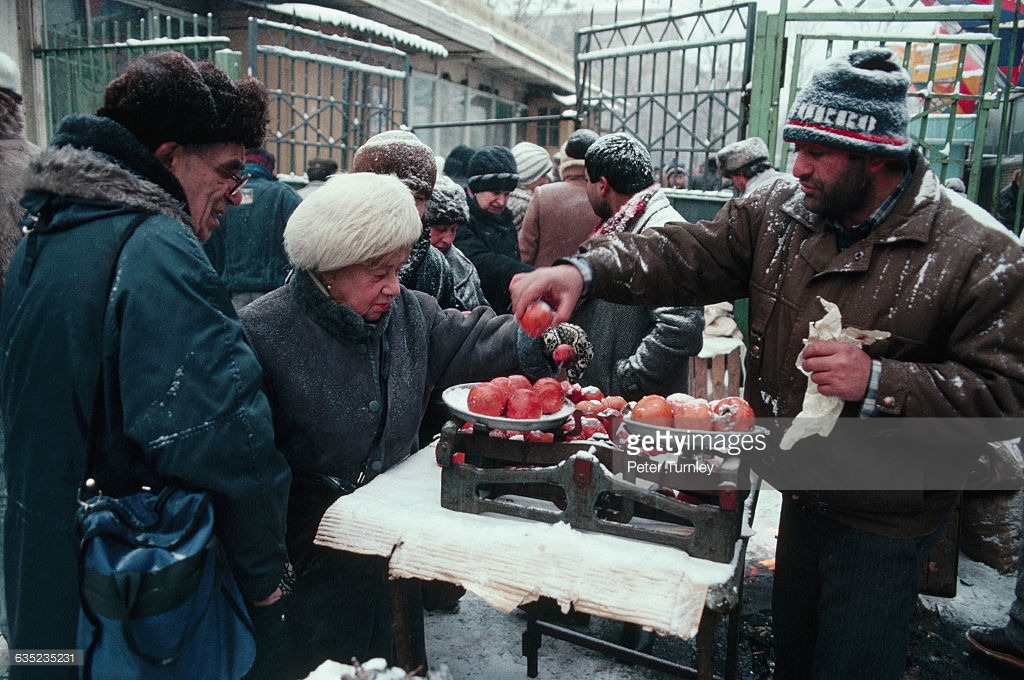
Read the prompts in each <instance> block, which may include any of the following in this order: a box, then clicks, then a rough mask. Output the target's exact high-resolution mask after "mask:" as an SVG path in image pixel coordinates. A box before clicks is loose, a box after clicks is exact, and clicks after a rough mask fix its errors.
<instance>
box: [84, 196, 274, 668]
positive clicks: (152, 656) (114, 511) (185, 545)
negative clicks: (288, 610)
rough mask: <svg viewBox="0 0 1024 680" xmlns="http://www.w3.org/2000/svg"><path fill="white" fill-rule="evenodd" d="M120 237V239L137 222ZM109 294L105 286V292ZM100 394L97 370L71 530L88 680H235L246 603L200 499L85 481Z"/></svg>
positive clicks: (251, 648)
mask: <svg viewBox="0 0 1024 680" xmlns="http://www.w3.org/2000/svg"><path fill="white" fill-rule="evenodd" d="M145 217H146V216H145V215H143V216H141V217H140V218H138V219H137V220H135V222H134V223H133V224H132V225H131V226H130V227H129V228H128V229H127V230H126V232H125V233H124V235H123V236H122V237H121V240H120V243H119V244H118V248H117V255H116V256H115V258H114V266H113V269H112V271H111V283H112V282H113V275H114V272H115V271H116V267H117V260H118V259H119V258H120V254H121V250H122V249H123V247H124V244H125V242H126V241H127V240H128V238H129V237H130V236H131V234H132V232H134V230H135V228H136V227H137V226H138V225H139V224H140V223H141V222H142V221H143V219H145ZM108 291H109V286H108ZM102 393H103V381H102V368H101V371H100V375H99V376H98V377H97V387H96V397H95V401H94V403H93V409H92V418H91V420H90V423H89V436H88V450H87V452H86V467H85V481H84V483H83V485H82V489H81V491H80V497H81V498H86V496H89V497H88V498H87V499H85V500H80V502H79V508H78V512H77V517H76V520H77V526H78V530H79V533H80V536H81V544H80V556H79V595H80V609H79V617H78V646H79V647H80V648H82V649H84V650H85V662H84V665H83V667H82V676H83V678H86V679H91V680H111V679H121V678H124V679H126V680H127V679H129V678H131V679H137V678H145V679H146V680H170V679H171V678H188V679H189V680H206V679H209V680H225V679H237V678H241V677H242V676H243V675H244V674H245V673H246V672H247V671H248V670H249V668H250V667H251V666H252V664H253V661H254V660H255V658H256V641H255V634H254V630H253V626H252V622H251V620H250V618H249V613H248V611H247V610H246V607H245V602H244V601H243V599H242V595H241V593H240V592H239V589H238V585H237V584H236V583H235V579H234V576H233V575H232V573H231V569H230V567H229V565H228V560H227V555H226V554H225V551H224V548H223V546H222V545H221V543H220V541H218V540H217V537H216V535H215V534H214V518H213V502H212V499H211V497H210V495H209V494H208V493H205V492H199V491H189V490H185V489H179V488H175V487H173V486H168V487H166V488H164V489H162V490H160V491H159V492H152V491H149V490H142V491H140V492H139V493H135V494H132V495H129V496H125V497H122V498H113V497H110V496H105V495H103V493H102V491H97V490H96V489H95V488H94V481H93V479H92V475H93V466H94V463H95V457H96V449H97V443H98V436H97V428H98V423H99V422H100V417H101V404H102Z"/></svg>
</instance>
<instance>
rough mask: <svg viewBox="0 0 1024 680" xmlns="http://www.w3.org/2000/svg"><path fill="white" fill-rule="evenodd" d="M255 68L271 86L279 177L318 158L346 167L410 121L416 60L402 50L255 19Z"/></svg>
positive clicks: (272, 144)
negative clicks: (380, 136) (378, 137)
mask: <svg viewBox="0 0 1024 680" xmlns="http://www.w3.org/2000/svg"><path fill="white" fill-rule="evenodd" d="M249 68H250V70H251V71H252V73H253V75H255V76H256V77H257V78H259V79H260V80H262V81H263V82H264V83H266V85H267V87H268V88H269V89H270V111H271V113H270V118H271V125H272V126H273V128H272V129H271V130H269V131H268V139H267V146H268V148H269V149H270V151H271V152H272V153H274V154H276V155H277V158H278V163H277V170H278V172H293V173H295V174H298V175H301V174H302V173H303V172H305V169H306V163H307V161H308V160H309V159H311V158H314V157H316V156H330V157H331V158H334V160H336V161H337V162H338V163H339V166H340V168H341V169H342V170H344V169H346V168H347V167H348V166H349V165H350V164H351V159H352V154H353V153H354V152H355V150H356V149H357V148H359V146H360V145H361V144H362V143H363V142H365V141H366V139H367V138H369V137H371V136H372V135H374V134H377V133H378V132H382V131H384V130H391V129H397V128H399V127H400V126H401V125H403V124H404V123H405V121H406V103H407V102H408V75H409V56H408V55H407V54H406V53H405V52H403V51H401V50H399V49H397V48H395V47H389V46H385V45H376V44H373V43H369V42H365V41H361V40H356V39H353V38H349V37H345V36H338V35H330V34H327V33H322V32H320V31H313V30H309V29H305V28H301V27H299V26H295V25H292V24H284V23H277V22H273V21H267V20H264V19H252V18H251V19H249Z"/></svg>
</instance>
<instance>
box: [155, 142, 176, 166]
mask: <svg viewBox="0 0 1024 680" xmlns="http://www.w3.org/2000/svg"><path fill="white" fill-rule="evenodd" d="M181 148H182V147H181V144H178V143H177V142H164V143H163V144H161V145H160V146H158V147H156V151H154V152H153V155H154V156H156V159H157V160H158V161H160V162H161V163H163V165H164V167H166V168H167V169H170V167H171V162H172V161H173V159H174V155H175V154H177V153H180V152H181Z"/></svg>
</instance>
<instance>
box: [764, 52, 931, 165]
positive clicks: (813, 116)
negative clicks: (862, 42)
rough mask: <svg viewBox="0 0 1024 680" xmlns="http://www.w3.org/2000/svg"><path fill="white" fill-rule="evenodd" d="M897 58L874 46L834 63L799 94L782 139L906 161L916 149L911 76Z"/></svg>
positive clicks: (834, 60) (831, 61)
mask: <svg viewBox="0 0 1024 680" xmlns="http://www.w3.org/2000/svg"><path fill="white" fill-rule="evenodd" d="M895 56H896V54H895V53H894V52H893V51H892V50H890V49H887V48H881V47H872V48H868V49H863V50H856V51H854V52H850V53H849V54H847V55H845V56H842V57H838V58H835V59H832V60H830V61H829V62H828V63H827V64H825V66H824V67H823V68H822V69H821V70H819V71H817V72H816V73H815V74H814V75H813V76H811V82H810V84H809V85H808V86H807V87H805V88H804V89H802V90H801V91H800V94H798V95H797V97H796V101H795V102H794V103H793V109H792V111H791V112H790V114H789V122H787V123H786V126H785V127H784V128H783V129H782V137H783V139H785V140H786V141H787V142H795V143H803V144H816V145H818V146H823V147H827V148H831V149H841V150H843V151H849V152H852V153H856V154H862V155H864V156H876V157H880V158H893V159H903V158H906V157H907V156H908V155H909V154H910V150H911V147H912V144H911V140H910V135H909V134H908V133H907V125H908V123H909V119H910V114H909V110H908V109H907V89H908V88H909V87H910V76H909V74H908V73H907V71H906V69H904V68H903V67H902V66H900V64H898V63H897V62H896V61H895V59H894V58H895Z"/></svg>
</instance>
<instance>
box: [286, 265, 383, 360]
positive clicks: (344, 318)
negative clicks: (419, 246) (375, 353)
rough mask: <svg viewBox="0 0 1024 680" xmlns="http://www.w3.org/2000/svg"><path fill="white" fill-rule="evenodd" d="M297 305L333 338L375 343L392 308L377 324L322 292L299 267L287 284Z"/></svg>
mask: <svg viewBox="0 0 1024 680" xmlns="http://www.w3.org/2000/svg"><path fill="white" fill-rule="evenodd" d="M288 286H289V288H290V290H291V294H292V296H293V297H294V298H295V302H296V303H297V304H298V306H299V308H300V309H301V310H302V311H303V312H304V313H305V314H306V315H307V316H308V317H309V318H310V319H312V320H313V321H314V322H315V323H316V325H318V326H320V327H321V328H323V329H324V330H325V331H327V332H328V333H330V334H331V335H332V336H334V337H335V338H337V339H339V340H341V341H342V342H345V343H348V344H353V345H355V344H359V343H371V342H372V343H376V342H378V340H379V337H380V336H381V334H383V333H384V330H385V329H386V328H387V327H388V320H389V319H390V318H391V309H390V308H388V311H386V312H385V313H384V316H382V317H381V318H380V320H379V321H377V322H376V323H369V322H367V321H366V320H365V319H364V318H363V317H361V316H359V315H358V314H356V313H355V311H353V310H352V309H351V308H350V307H346V306H345V305H339V304H338V303H336V302H335V301H334V300H332V299H331V297H330V296H329V295H327V294H326V293H324V292H323V291H321V290H320V289H319V288H318V287H317V285H316V283H315V282H314V281H313V275H312V274H311V273H310V272H308V271H303V270H299V271H296V272H294V273H293V274H292V277H291V281H290V282H289V284H288Z"/></svg>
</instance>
